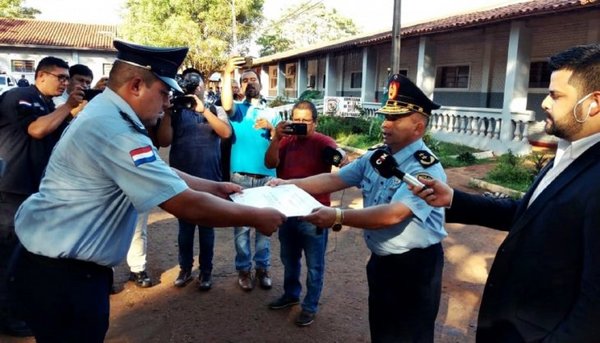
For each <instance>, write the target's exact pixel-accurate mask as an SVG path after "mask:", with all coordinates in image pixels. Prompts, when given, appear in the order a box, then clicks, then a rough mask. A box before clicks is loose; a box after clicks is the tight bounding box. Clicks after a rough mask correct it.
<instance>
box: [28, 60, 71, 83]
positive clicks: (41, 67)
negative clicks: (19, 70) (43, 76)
mask: <svg viewBox="0 0 600 343" xmlns="http://www.w3.org/2000/svg"><path fill="white" fill-rule="evenodd" d="M54 67H58V68H65V69H69V64H68V63H67V62H66V61H65V60H62V59H60V58H58V57H54V56H48V57H44V58H42V59H41V61H40V63H38V65H37V67H36V68H35V77H36V78H37V77H38V75H39V73H40V72H43V71H46V72H47V71H50V70H51V69H52V68H54Z"/></svg>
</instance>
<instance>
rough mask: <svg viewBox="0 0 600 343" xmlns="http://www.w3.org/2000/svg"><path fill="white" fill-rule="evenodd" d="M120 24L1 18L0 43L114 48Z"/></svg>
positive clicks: (85, 48) (94, 48) (97, 48)
mask: <svg viewBox="0 0 600 343" xmlns="http://www.w3.org/2000/svg"><path fill="white" fill-rule="evenodd" d="M116 36H117V26H116V25H94V24H78V23H65V22H55V21H43V20H34V19H9V18H0V45H12V46H39V45H42V46H49V47H64V48H75V49H84V50H114V48H113V46H112V42H113V39H114V38H115V37H116Z"/></svg>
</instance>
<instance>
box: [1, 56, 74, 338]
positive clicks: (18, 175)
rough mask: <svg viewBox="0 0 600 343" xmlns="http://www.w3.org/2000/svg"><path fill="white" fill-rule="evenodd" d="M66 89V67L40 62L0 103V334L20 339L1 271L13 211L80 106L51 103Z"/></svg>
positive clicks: (52, 60) (11, 243) (12, 242)
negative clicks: (1, 166)
mask: <svg viewBox="0 0 600 343" xmlns="http://www.w3.org/2000/svg"><path fill="white" fill-rule="evenodd" d="M68 84H69V65H68V64H67V62H65V61H63V60H62V59H60V58H57V57H52V56H49V57H45V58H43V59H42V60H41V61H40V63H39V64H38V66H37V68H36V71H35V85H33V86H29V87H18V88H14V89H11V90H9V91H8V92H6V93H4V94H3V95H2V98H1V100H0V158H2V159H4V161H5V163H6V172H5V174H4V177H2V179H0V329H3V330H4V331H6V332H7V333H8V334H12V335H17V336H23V335H28V334H29V329H28V328H27V327H26V325H25V324H24V322H23V321H21V320H18V319H16V318H15V315H14V313H12V311H11V310H9V307H10V306H9V304H8V300H9V299H8V297H7V294H6V293H7V292H6V290H5V281H6V269H7V265H8V261H9V258H10V254H11V252H12V251H13V249H14V247H15V246H16V244H17V238H16V236H15V232H14V216H15V213H16V211H17V208H19V206H20V205H21V203H22V202H23V201H24V200H25V199H26V198H27V197H28V196H29V195H31V194H33V193H35V192H37V191H38V188H39V184H40V180H41V178H42V174H43V172H44V169H45V168H46V164H47V163H48V159H49V158H50V153H51V152H52V149H53V148H54V145H55V144H56V142H57V141H58V139H59V138H60V136H61V134H62V132H63V130H64V128H65V127H66V125H67V121H68V119H69V118H70V114H71V113H70V112H71V110H72V109H74V108H76V107H77V106H78V105H79V104H80V103H81V101H82V96H83V94H81V93H80V92H73V93H72V94H70V95H69V97H68V99H67V102H66V103H65V105H64V106H60V107H55V104H54V102H53V101H52V98H53V97H56V96H59V95H61V94H63V92H64V91H65V89H66V88H67V86H68Z"/></svg>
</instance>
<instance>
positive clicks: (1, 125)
mask: <svg viewBox="0 0 600 343" xmlns="http://www.w3.org/2000/svg"><path fill="white" fill-rule="evenodd" d="M54 110H55V107H54V102H52V99H51V98H46V97H44V96H43V95H42V94H41V93H40V92H39V91H38V89H37V88H36V87H35V86H29V87H23V88H13V89H11V90H9V91H8V92H6V93H4V94H3V95H2V97H0V158H2V159H3V160H4V161H5V163H6V170H5V173H4V176H3V177H2V178H0V192H7V193H17V194H33V193H35V192H37V191H38V189H39V186H40V181H41V179H42V175H43V173H44V170H45V168H46V165H47V164H48V160H49V159H50V153H51V152H52V149H53V148H54V145H56V142H58V139H59V138H60V135H61V134H62V132H63V130H64V129H65V127H66V125H67V122H66V121H65V122H63V123H62V124H61V126H59V128H58V129H57V130H55V131H54V132H52V133H50V134H49V135H47V136H46V137H44V138H42V139H35V138H33V137H31V136H30V135H29V134H28V133H27V128H28V127H29V124H31V123H32V122H33V121H35V120H36V119H37V118H38V117H40V116H43V115H46V114H48V113H51V112H53V111H54Z"/></svg>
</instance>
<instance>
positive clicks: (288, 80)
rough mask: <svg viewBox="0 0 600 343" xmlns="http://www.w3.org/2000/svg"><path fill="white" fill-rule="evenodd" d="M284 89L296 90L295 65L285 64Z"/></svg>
mask: <svg viewBox="0 0 600 343" xmlns="http://www.w3.org/2000/svg"><path fill="white" fill-rule="evenodd" d="M285 88H287V89H295V88H296V65H295V64H287V65H286V66H285Z"/></svg>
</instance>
